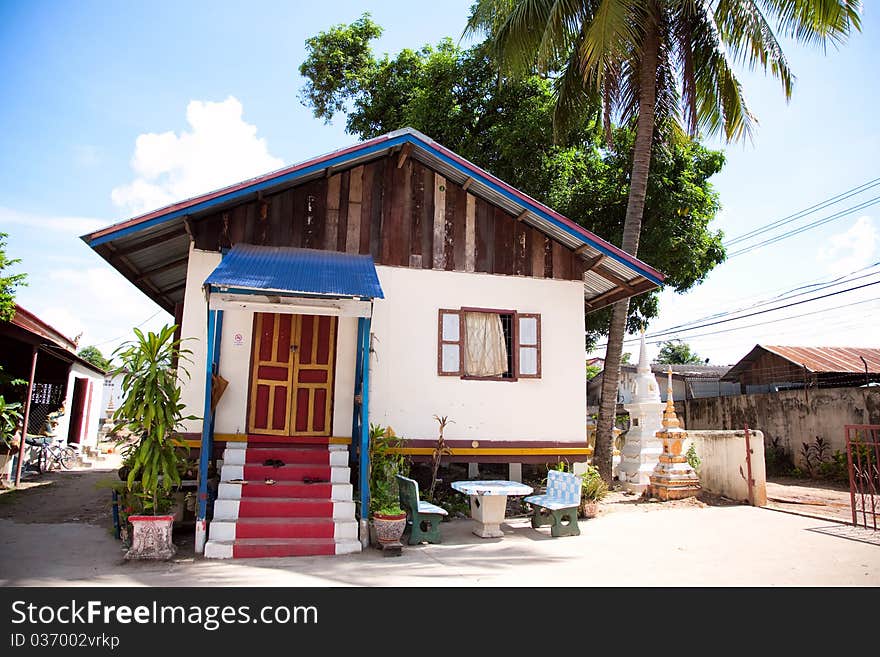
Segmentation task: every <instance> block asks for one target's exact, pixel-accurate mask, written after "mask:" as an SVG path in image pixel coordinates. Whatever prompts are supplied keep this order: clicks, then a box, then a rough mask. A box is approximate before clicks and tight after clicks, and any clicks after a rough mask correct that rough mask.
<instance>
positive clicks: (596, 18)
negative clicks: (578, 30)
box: [578, 0, 647, 89]
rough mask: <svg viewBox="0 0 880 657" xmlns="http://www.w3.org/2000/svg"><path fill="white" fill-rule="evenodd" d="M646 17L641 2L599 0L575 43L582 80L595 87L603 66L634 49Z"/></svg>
mask: <svg viewBox="0 0 880 657" xmlns="http://www.w3.org/2000/svg"><path fill="white" fill-rule="evenodd" d="M646 20H647V11H646V9H645V7H644V3H643V2H635V1H634V0H602V2H601V3H600V4H599V5H598V7H597V8H596V11H595V12H594V13H593V15H592V19H591V20H590V21H589V23H588V24H587V28H586V30H585V31H584V37H583V40H582V41H581V43H580V47H579V53H578V55H579V58H580V68H581V74H582V75H583V76H584V80H585V81H586V82H588V83H593V84H595V85H596V87H597V89H598V88H599V84H600V81H601V79H602V73H603V72H604V71H605V69H606V67H607V66H609V65H613V64H614V63H616V62H619V61H620V60H621V59H623V58H625V57H626V56H627V54H628V53H630V52H633V51H634V50H637V49H638V44H639V43H640V42H641V35H642V34H643V32H644V25H645V21H646Z"/></svg>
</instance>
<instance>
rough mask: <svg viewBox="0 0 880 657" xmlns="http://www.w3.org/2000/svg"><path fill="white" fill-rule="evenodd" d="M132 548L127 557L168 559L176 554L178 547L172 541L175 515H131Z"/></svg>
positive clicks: (126, 554) (129, 518) (129, 519)
mask: <svg viewBox="0 0 880 657" xmlns="http://www.w3.org/2000/svg"><path fill="white" fill-rule="evenodd" d="M128 521H129V522H130V523H131V527H132V533H131V548H130V549H129V550H128V552H126V553H125V558H126V559H159V560H166V559H170V558H171V557H173V556H174V553H175V552H177V547H176V546H175V545H174V543H172V542H171V527H172V525H173V524H174V516H129V517H128Z"/></svg>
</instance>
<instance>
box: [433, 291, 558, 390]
mask: <svg viewBox="0 0 880 657" xmlns="http://www.w3.org/2000/svg"><path fill="white" fill-rule="evenodd" d="M468 312H470V313H493V314H496V315H510V316H511V318H512V321H511V327H510V331H511V336H510V342H511V349H512V351H513V354H512V356H511V363H512V366H513V372H512V376H509V377H504V376H471V375H468V374H465V373H464V358H465V347H466V345H465V340H466V337H465V325H464V314H465V313H468ZM444 315H458V340H444V339H443V316H444ZM521 318H534V319H535V321H536V323H537V326H536V341H537V343H536V344H535V345H525V346H526V347H534V348H535V349H536V351H537V354H536V359H537V371H536V373H535V374H522V373H521V372H520V362H519V354H520V349H521V348H522V346H521V345H520V331H519V320H520V319H521ZM443 345H456V346H458V354H459V359H458V370H457V371H455V372H445V371H443ZM437 374H438V376H456V377H458V378H460V379H465V380H468V381H505V382H508V383H514V382H516V381H519V380H520V379H540V378H542V372H541V314H540V313H520V312H518V311H516V310H511V309H505V308H478V307H472V306H463V307H461V308H440V309H438V311H437Z"/></svg>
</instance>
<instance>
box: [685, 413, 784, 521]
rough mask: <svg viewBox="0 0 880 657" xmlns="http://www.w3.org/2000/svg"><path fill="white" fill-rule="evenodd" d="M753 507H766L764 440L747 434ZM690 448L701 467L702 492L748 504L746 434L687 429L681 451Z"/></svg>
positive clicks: (762, 437) (756, 434) (759, 433)
mask: <svg viewBox="0 0 880 657" xmlns="http://www.w3.org/2000/svg"><path fill="white" fill-rule="evenodd" d="M749 434H750V438H749V446H750V447H751V455H750V457H751V466H752V479H753V481H754V486H753V492H752V495H753V504H754V505H755V506H766V505H767V475H766V471H765V468H764V436H763V435H762V433H761V432H760V431H751V430H750V431H749ZM691 445H693V446H694V449H695V450H696V452H697V456H698V457H699V458H700V460H701V461H702V463H701V464H700V468H699V471H698V474H699V475H700V485H701V486H702V487H703V489H704V490H706V491H708V492H710V493H715V494H717V495H723V496H724V497H728V498H730V499H732V500H739V501H742V502H748V501H749V486H748V478H747V477H748V471H749V470H748V463H747V460H746V439H745V431H700V430H693V429H688V437H687V439H686V440H685V441H684V443H683V444H682V449H683V450H685V451H687V449H688V448H689V447H690V446H691Z"/></svg>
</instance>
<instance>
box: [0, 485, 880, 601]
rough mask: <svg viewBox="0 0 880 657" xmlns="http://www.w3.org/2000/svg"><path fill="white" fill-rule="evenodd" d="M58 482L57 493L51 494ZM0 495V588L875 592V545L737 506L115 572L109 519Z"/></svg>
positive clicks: (848, 531) (450, 527)
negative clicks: (58, 515)
mask: <svg viewBox="0 0 880 657" xmlns="http://www.w3.org/2000/svg"><path fill="white" fill-rule="evenodd" d="M108 474H111V475H112V473H107V472H104V473H101V472H90V473H88V475H87V476H86V477H85V479H86V480H91V487H89V486H88V485H86V484H84V483H83V481H82V478H79V479H78V480H77V482H78V483H77V488H78V489H79V490H80V491H81V492H82V491H83V490H85V491H89V490H92V491H94V493H93V497H94V498H95V499H98V500H100V499H101V498H106V497H107V492H106V490H104V489H101V488H95V487H94V484H95V483H96V482H97V481H98V480H100V479H101V478H106V477H107V475H108ZM67 476H68V477H70V475H67ZM68 481H69V482H70V483H71V484H73V482H74V479H73V478H71V479H69V480H67V479H61V480H59V481H57V482H56V484H54V485H55V486H56V487H57V488H56V491H57V492H56V493H55V494H56V495H58V494H62V493H63V492H64V486H65V485H66V483H67V482H68ZM36 490H37V489H35V491H36ZM26 492H27V491H23V492H22V493H18V495H23V494H24V493H26ZM2 497H3V496H0V507H3V508H4V512H3V513H0V585H3V586H69V585H99V586H157V585H158V586H210V585H219V586H270V585H271V586H421V587H424V586H481V585H490V586H679V585H681V586H703V585H707V586H765V585H767V586H769V585H777V586H878V585H880V537H878V536H877V534H876V533H874V532H858V531H855V530H854V529H853V528H850V527H846V526H844V525H841V524H838V523H833V522H826V521H821V520H816V519H813V518H806V517H802V516H795V515H790V514H786V513H780V512H777V511H771V510H766V509H757V508H752V507H747V506H735V505H729V506H706V505H703V504H700V503H696V502H694V503H690V504H683V503H680V504H678V505H676V506H672V507H669V506H666V505H663V504H661V503H652V504H648V503H638V502H636V500H634V499H628V500H627V499H623V498H619V497H618V498H612V499H613V503H612V504H611V505H609V508H608V510H607V511H606V512H604V513H602V514H601V515H600V516H599V517H598V518H595V519H592V520H582V521H581V532H582V533H581V535H580V536H578V537H568V538H559V539H551V538H550V537H549V535H548V534H547V533H546V532H547V530H546V529H544V530H541V531H536V530H533V529H531V527H530V526H529V523H528V520H527V519H525V518H515V519H511V520H510V521H509V522H508V523H507V524H506V525H503V529H504V530H505V532H506V534H505V537H504V538H503V539H480V538H477V537H476V536H474V535H473V534H471V533H470V528H471V524H470V523H471V521H470V520H462V519H457V520H453V521H451V522H449V523H444V525H443V527H442V532H443V540H444V542H443V543H442V544H441V545H424V546H415V547H406V548H404V553H403V555H402V556H400V557H385V556H383V554H382V553H381V552H379V551H378V550H375V549H372V548H369V549H367V550H365V551H364V552H362V553H360V554H356V555H347V556H340V557H300V558H291V559H258V560H239V561H206V560H202V559H196V558H194V557H193V556H192V553H191V548H190V545H191V540H190V537H191V535H189V536H183V535H181V536H180V537H179V538H180V539H182V543H183V549H182V550H181V552H180V553H179V555H178V557H177V558H176V559H175V560H174V561H172V562H168V563H125V562H124V561H123V560H122V555H123V549H122V547H121V544H120V543H119V542H118V541H116V540H114V539H113V538H112V535H111V531H110V526H109V522H108V520H107V519H106V517H102V518H94V517H93V518H89V517H86V518H85V519H84V520H80V521H77V522H57V521H54V520H53V521H52V522H28V520H33V519H34V513H33V508H34V507H33V506H22V507H20V509H21V510H25V509H27V508H31V509H32V512H31V513H30V514H28V513H25V514H24V516H23V517H19V514H18V513H15V512H11V511H7V509H8V510H12V509H14V508H15V507H18V506H19V504H21V503H22V502H23V501H24V500H25V498H20V499H18V500H16V499H14V498H13V499H10V500H9V501H7V502H6V503H3V502H2ZM95 499H92V500H91V501H89V500H85V502H86V506H87V507H88V506H90V505H91V504H92V503H94V501H95ZM27 504H28V505H36V504H37V502H35V501H28V502H27ZM7 505H8V506H7ZM3 516H6V517H5V518H3ZM71 517H78V516H71ZM90 521H91V522H90ZM95 522H97V523H98V524H94V523H95Z"/></svg>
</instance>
